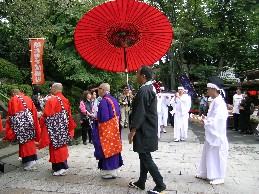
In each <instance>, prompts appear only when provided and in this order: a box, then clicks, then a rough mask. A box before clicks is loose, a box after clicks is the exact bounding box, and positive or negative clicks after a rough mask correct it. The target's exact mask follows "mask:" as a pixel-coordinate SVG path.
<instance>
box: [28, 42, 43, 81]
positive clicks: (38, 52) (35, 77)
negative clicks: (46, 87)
mask: <svg viewBox="0 0 259 194" xmlns="http://www.w3.org/2000/svg"><path fill="white" fill-rule="evenodd" d="M30 41H31V69H32V84H43V83H44V72H43V64H42V55H43V45H44V39H35V40H34V39H33V40H30Z"/></svg>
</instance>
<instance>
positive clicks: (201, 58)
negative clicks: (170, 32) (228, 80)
mask: <svg viewBox="0 0 259 194" xmlns="http://www.w3.org/2000/svg"><path fill="white" fill-rule="evenodd" d="M149 2H150V3H152V4H153V5H154V6H156V7H157V8H158V9H159V10H161V11H162V12H163V13H164V14H165V15H166V16H167V17H168V18H169V19H170V21H171V23H172V25H173V29H174V35H175V37H174V42H173V45H172V46H171V48H170V51H169V53H170V52H171V56H172V62H171V63H168V60H167V61H166V62H165V63H164V64H162V63H160V65H161V68H160V69H161V71H165V72H164V73H161V75H164V74H168V69H166V68H163V66H164V65H169V64H171V65H172V64H173V65H174V69H175V72H174V77H175V78H176V79H178V78H179V75H181V74H187V75H188V76H189V77H190V79H191V80H192V81H205V80H206V78H207V77H208V76H210V75H217V74H219V72H220V71H221V69H222V68H223V67H224V66H229V67H234V68H235V70H236V72H237V73H238V75H239V76H240V77H243V76H245V75H244V73H243V71H244V70H247V69H253V68H256V67H258V29H259V28H258V26H259V25H258V21H259V20H258V15H259V14H258V10H259V5H258V4H256V1H255V0H217V1H215V0H186V1H182V0H151V1H149ZM210 67H211V68H210ZM169 69H170V72H169V73H172V67H170V68H169ZM204 72H205V73H204ZM160 79H161V80H162V81H163V82H165V83H166V82H167V81H166V79H167V78H166V77H165V76H162V77H160ZM176 81H178V80H176Z"/></svg>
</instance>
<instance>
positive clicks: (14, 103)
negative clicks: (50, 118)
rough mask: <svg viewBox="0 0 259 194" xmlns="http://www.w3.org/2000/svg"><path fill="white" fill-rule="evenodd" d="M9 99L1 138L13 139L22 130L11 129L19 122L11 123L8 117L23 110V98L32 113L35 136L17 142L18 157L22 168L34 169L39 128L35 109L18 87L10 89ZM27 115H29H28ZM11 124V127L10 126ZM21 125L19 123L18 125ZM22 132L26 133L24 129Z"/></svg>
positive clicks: (30, 100) (29, 99) (15, 138)
mask: <svg viewBox="0 0 259 194" xmlns="http://www.w3.org/2000/svg"><path fill="white" fill-rule="evenodd" d="M11 96H12V97H11V99H10V100H9V102H8V116H7V118H6V130H5V137H4V138H3V140H7V141H15V140H17V137H18V136H20V135H22V134H20V133H22V132H18V133H17V132H15V131H14V130H13V127H14V125H18V124H19V123H12V121H11V119H10V117H12V116H14V115H15V114H17V113H20V112H21V111H24V110H25V106H24V104H23V102H22V100H21V98H22V99H23V100H24V102H25V104H26V106H27V108H28V109H29V110H30V112H31V113H32V118H33V123H34V130H35V136H34V138H32V139H29V140H28V141H26V142H25V143H19V157H20V158H22V163H23V164H24V166H25V167H24V170H34V169H36V167H35V165H36V160H37V150H36V145H35V141H37V142H38V141H39V139H40V134H41V129H40V125H39V122H38V118H37V109H36V107H35V105H34V103H33V101H32V99H31V98H30V97H28V96H25V95H24V94H23V93H21V92H20V90H18V89H12V90H11ZM28 117H29V116H28ZM12 126H13V127H12ZM20 126H21V125H20ZM23 133H28V131H25V132H23Z"/></svg>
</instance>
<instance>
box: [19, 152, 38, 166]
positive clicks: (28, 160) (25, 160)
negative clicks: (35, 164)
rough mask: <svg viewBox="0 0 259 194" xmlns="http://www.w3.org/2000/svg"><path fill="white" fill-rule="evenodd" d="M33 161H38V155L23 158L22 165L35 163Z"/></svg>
mask: <svg viewBox="0 0 259 194" xmlns="http://www.w3.org/2000/svg"><path fill="white" fill-rule="evenodd" d="M33 160H38V157H37V154H33V155H30V156H25V157H24V158H22V164H25V163H27V162H30V161H33Z"/></svg>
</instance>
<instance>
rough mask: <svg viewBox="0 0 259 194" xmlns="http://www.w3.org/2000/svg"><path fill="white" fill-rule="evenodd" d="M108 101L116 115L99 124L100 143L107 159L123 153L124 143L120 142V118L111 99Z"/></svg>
mask: <svg viewBox="0 0 259 194" xmlns="http://www.w3.org/2000/svg"><path fill="white" fill-rule="evenodd" d="M104 98H105V99H107V100H108V101H109V102H110V103H111V105H112V110H113V113H114V118H112V119H110V120H108V121H106V122H103V123H98V129H99V136H100V142H101V146H102V150H103V153H104V157H105V158H109V157H111V156H113V155H115V154H118V153H120V152H121V151H122V143H121V140H120V129H119V116H117V115H116V111H115V107H114V104H113V102H112V100H111V99H110V98H107V97H104Z"/></svg>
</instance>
